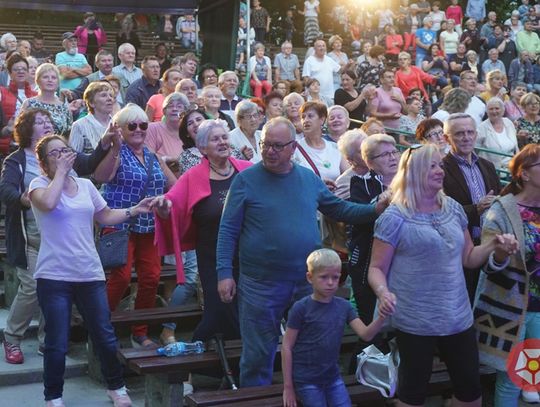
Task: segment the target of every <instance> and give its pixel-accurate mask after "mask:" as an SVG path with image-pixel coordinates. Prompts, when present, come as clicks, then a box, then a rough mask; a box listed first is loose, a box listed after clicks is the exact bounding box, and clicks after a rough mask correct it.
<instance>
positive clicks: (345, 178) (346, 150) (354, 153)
mask: <svg viewBox="0 0 540 407" xmlns="http://www.w3.org/2000/svg"><path fill="white" fill-rule="evenodd" d="M366 138H367V134H366V133H364V132H363V131H362V130H360V129H354V130H347V131H346V132H345V133H344V134H343V135H342V136H341V137H340V138H339V140H338V142H337V146H338V150H339V152H340V153H341V155H342V156H343V157H345V160H347V163H348V164H349V165H350V167H349V168H347V169H346V170H345V171H343V174H341V175H340V176H339V177H338V178H337V179H336V190H335V191H334V194H335V195H336V196H338V197H340V198H341V199H349V198H350V196H351V178H352V177H354V176H355V175H357V176H359V177H361V176H363V175H365V174H366V173H367V172H368V171H369V169H368V167H367V165H366V163H365V161H364V160H363V159H362V153H361V151H360V147H361V146H362V143H363V142H364V140H365V139H366Z"/></svg>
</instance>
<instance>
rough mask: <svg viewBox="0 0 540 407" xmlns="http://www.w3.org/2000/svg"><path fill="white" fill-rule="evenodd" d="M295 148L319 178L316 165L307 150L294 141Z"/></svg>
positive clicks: (319, 174)
mask: <svg viewBox="0 0 540 407" xmlns="http://www.w3.org/2000/svg"><path fill="white" fill-rule="evenodd" d="M296 148H297V149H298V151H300V154H302V155H303V156H304V158H305V159H306V161H307V162H308V164H309V166H310V167H311V168H312V169H313V172H314V173H315V174H317V176H318V177H319V178H321V173H320V172H319V169H318V168H317V166H316V165H315V163H314V162H313V160H312V159H311V157H310V156H309V154H308V153H307V151H306V150H305V149H304V148H303V147H302V146H301V145H300V144H298V143H296Z"/></svg>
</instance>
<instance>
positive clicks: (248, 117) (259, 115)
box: [242, 112, 261, 119]
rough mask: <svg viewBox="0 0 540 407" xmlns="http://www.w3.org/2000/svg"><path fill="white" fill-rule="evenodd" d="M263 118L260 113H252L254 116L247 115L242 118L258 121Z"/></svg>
mask: <svg viewBox="0 0 540 407" xmlns="http://www.w3.org/2000/svg"><path fill="white" fill-rule="evenodd" d="M259 117H261V114H260V113H259V112H256V113H252V114H245V115H243V116H242V119H258V118H259Z"/></svg>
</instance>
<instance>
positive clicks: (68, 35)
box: [62, 31, 75, 41]
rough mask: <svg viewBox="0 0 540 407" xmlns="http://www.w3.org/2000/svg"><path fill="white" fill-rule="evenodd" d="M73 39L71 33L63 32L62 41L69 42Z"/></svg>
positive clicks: (73, 35)
mask: <svg viewBox="0 0 540 407" xmlns="http://www.w3.org/2000/svg"><path fill="white" fill-rule="evenodd" d="M73 37H75V34H73V33H72V32H69V31H68V32H65V33H64V34H62V41H63V40H70V39H72V38H73Z"/></svg>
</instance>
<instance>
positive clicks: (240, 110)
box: [229, 100, 262, 163]
mask: <svg viewBox="0 0 540 407" xmlns="http://www.w3.org/2000/svg"><path fill="white" fill-rule="evenodd" d="M234 114H235V116H236V122H237V123H238V127H236V128H235V129H234V130H232V131H231V132H230V133H229V139H230V143H231V145H232V146H233V147H236V148H237V149H238V150H240V151H241V152H242V154H243V155H244V157H245V158H246V160H249V161H251V162H252V163H258V162H259V161H261V160H262V156H261V148H260V147H259V142H260V141H261V132H260V130H257V129H258V128H259V125H260V124H261V114H260V113H259V108H258V106H257V104H256V103H253V102H251V101H249V100H242V101H241V102H240V103H238V104H237V105H236V109H234Z"/></svg>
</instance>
